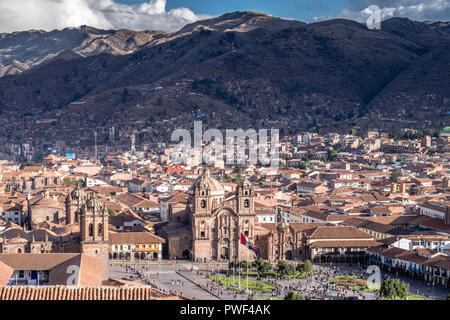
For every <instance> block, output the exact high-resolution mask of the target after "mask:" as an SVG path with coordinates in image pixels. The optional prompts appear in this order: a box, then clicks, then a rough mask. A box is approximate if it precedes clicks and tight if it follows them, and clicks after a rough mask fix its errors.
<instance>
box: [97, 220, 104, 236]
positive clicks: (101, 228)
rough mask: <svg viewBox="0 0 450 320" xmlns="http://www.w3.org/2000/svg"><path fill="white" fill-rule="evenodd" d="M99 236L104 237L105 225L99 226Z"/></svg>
mask: <svg viewBox="0 0 450 320" xmlns="http://www.w3.org/2000/svg"><path fill="white" fill-rule="evenodd" d="M98 235H99V236H103V224H101V223H100V224H99V225H98Z"/></svg>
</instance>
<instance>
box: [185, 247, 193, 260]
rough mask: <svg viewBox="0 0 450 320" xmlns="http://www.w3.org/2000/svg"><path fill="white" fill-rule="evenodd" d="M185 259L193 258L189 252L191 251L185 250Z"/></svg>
mask: <svg viewBox="0 0 450 320" xmlns="http://www.w3.org/2000/svg"><path fill="white" fill-rule="evenodd" d="M183 258H184V259H186V260H189V259H190V258H191V252H190V251H189V249H185V250H184V251H183Z"/></svg>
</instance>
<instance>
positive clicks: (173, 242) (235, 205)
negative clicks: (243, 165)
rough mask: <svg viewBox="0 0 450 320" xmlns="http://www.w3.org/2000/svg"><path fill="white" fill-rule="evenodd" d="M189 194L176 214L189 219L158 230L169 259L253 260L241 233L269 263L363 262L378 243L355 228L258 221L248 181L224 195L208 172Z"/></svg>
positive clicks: (252, 193) (251, 189)
mask: <svg viewBox="0 0 450 320" xmlns="http://www.w3.org/2000/svg"><path fill="white" fill-rule="evenodd" d="M188 195H189V196H188V200H187V203H186V208H185V209H184V210H183V211H181V212H178V214H179V215H180V216H184V217H185V219H178V220H176V221H175V220H172V219H169V221H168V222H166V223H162V224H160V225H159V226H158V225H156V226H155V230H156V231H157V232H158V234H159V235H160V236H162V237H164V238H165V239H166V245H165V248H164V250H163V252H164V254H165V255H167V256H168V257H169V258H176V257H177V258H178V257H183V258H185V259H190V258H192V259H193V260H194V261H210V260H234V259H239V260H246V259H249V260H252V259H254V256H253V254H252V253H251V252H249V250H248V249H247V248H246V247H245V246H244V245H242V244H241V243H240V235H241V234H243V235H245V236H247V237H248V240H249V241H250V242H252V243H253V244H255V245H256V247H257V249H258V251H259V254H260V257H262V258H264V259H267V260H270V261H277V260H305V259H313V260H315V261H317V262H319V261H321V262H324V261H330V262H331V261H335V262H338V261H339V262H357V261H361V262H362V261H363V260H362V259H364V257H365V250H366V249H367V248H370V247H372V246H374V245H378V243H377V242H376V241H375V238H374V237H373V236H371V235H369V234H367V233H365V232H362V231H360V230H358V229H357V228H355V227H353V226H350V227H341V226H336V225H333V224H329V223H288V222H287V221H286V219H284V221H283V222H281V223H277V222H273V223H259V222H258V219H257V211H256V210H255V201H254V197H255V191H254V188H253V186H252V184H251V183H250V182H249V181H248V179H247V178H245V179H244V180H243V181H242V182H241V183H239V184H238V186H237V188H236V191H235V192H230V193H226V192H225V190H224V188H223V186H222V184H221V183H219V182H218V181H217V180H215V179H214V178H212V177H211V175H210V172H209V170H208V169H205V170H204V171H203V173H202V174H201V176H200V177H199V178H198V179H197V180H196V181H195V182H194V184H193V185H192V186H191V188H190V189H189V191H188ZM169 217H170V215H169ZM327 234H328V235H329V236H328V237H327V236H326V235H327Z"/></svg>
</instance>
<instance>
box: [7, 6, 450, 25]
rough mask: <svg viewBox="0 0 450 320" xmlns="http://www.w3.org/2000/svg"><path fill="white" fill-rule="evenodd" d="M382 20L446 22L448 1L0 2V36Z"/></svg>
mask: <svg viewBox="0 0 450 320" xmlns="http://www.w3.org/2000/svg"><path fill="white" fill-rule="evenodd" d="M372 5H377V6H378V7H379V8H380V13H381V17H382V18H383V19H386V18H389V17H392V16H400V17H407V18H410V19H413V20H419V21H423V20H446V21H448V20H450V0H220V1H219V0H0V33H1V32H13V31H24V30H30V29H42V30H46V31H49V30H53V29H63V28H66V27H79V26H81V25H90V26H93V27H97V28H103V29H122V28H124V29H132V30H163V31H167V32H173V31H176V30H179V29H180V28H182V27H183V26H184V25H186V24H188V23H192V22H195V21H197V20H201V19H207V18H211V17H215V16H220V15H222V14H224V13H226V12H233V11H245V10H249V11H258V12H263V13H267V14H270V15H272V16H276V17H281V18H285V19H296V20H300V21H304V22H313V21H317V20H325V19H333V18H347V19H353V20H357V21H367V19H368V17H369V16H370V15H371V12H372V11H370V10H369V9H368V8H369V6H372Z"/></svg>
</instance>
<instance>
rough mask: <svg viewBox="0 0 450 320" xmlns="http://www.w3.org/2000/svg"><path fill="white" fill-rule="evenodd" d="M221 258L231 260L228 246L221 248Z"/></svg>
mask: <svg viewBox="0 0 450 320" xmlns="http://www.w3.org/2000/svg"><path fill="white" fill-rule="evenodd" d="M220 259H221V260H229V250H228V248H227V247H222V248H221V249H220Z"/></svg>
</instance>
